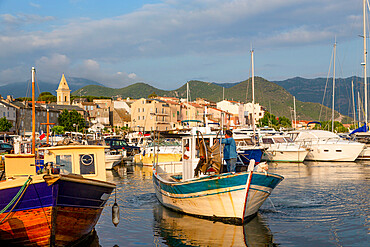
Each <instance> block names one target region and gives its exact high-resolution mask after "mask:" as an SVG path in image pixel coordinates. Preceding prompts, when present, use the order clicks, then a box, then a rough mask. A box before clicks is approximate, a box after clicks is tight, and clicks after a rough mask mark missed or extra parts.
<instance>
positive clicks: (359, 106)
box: [357, 92, 361, 127]
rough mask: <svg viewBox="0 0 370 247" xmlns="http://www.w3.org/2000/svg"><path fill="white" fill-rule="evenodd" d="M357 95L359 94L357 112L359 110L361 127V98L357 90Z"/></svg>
mask: <svg viewBox="0 0 370 247" xmlns="http://www.w3.org/2000/svg"><path fill="white" fill-rule="evenodd" d="M357 96H358V102H357V104H358V108H357V112H358V127H360V119H361V115H360V113H361V99H360V92H357Z"/></svg>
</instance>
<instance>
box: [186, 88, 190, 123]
mask: <svg viewBox="0 0 370 247" xmlns="http://www.w3.org/2000/svg"><path fill="white" fill-rule="evenodd" d="M189 109H190V108H189V82H187V83H186V112H187V118H188V119H187V120H188V125H189V126H190V123H189V115H190V111H189Z"/></svg>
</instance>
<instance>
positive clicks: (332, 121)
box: [331, 42, 337, 132]
mask: <svg viewBox="0 0 370 247" xmlns="http://www.w3.org/2000/svg"><path fill="white" fill-rule="evenodd" d="M336 47H337V43H336V42H334V61H333V103H332V106H333V107H332V113H331V114H332V115H331V131H332V132H334V98H335V97H334V95H335V53H336Z"/></svg>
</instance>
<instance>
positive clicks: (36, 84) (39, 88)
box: [35, 75, 41, 96]
mask: <svg viewBox="0 0 370 247" xmlns="http://www.w3.org/2000/svg"><path fill="white" fill-rule="evenodd" d="M35 82H36V85H37V89H38V90H39V96H40V94H41V92H40V88H39V83H38V82H37V76H36V75H35Z"/></svg>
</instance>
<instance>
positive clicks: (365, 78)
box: [363, 0, 367, 126]
mask: <svg viewBox="0 0 370 247" xmlns="http://www.w3.org/2000/svg"><path fill="white" fill-rule="evenodd" d="M363 22H364V23H363V28H364V37H363V39H364V63H363V65H364V86H365V90H364V94H365V119H364V120H365V124H366V126H367V72H366V63H367V47H366V0H363Z"/></svg>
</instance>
